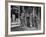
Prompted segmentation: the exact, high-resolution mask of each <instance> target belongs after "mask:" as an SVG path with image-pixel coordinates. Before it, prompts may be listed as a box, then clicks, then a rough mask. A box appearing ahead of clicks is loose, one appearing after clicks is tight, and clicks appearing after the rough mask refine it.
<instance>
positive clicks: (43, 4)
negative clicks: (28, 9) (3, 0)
mask: <svg viewBox="0 0 46 37" xmlns="http://www.w3.org/2000/svg"><path fill="white" fill-rule="evenodd" d="M8 3H11V4H10V5H13V4H15V3H22V4H25V5H26V4H29V6H30V5H31V4H38V6H39V5H42V6H43V19H42V20H43V32H39V33H27V31H26V33H25V34H24V33H23V34H22V33H21V34H15V32H14V33H12V34H11V33H10V34H9V28H10V27H9V9H8V7H9V6H8V5H9V4H8ZM12 3H13V4H12ZM20 5H21V4H20ZM6 11H7V12H8V14H7V13H6V14H7V15H8V20H7V21H8V23H7V24H8V25H7V26H8V28H7V29H8V31H7V32H8V35H17V36H22V35H37V34H44V33H45V3H37V2H20V1H8V2H7V8H6ZM5 22H6V21H5Z"/></svg>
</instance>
